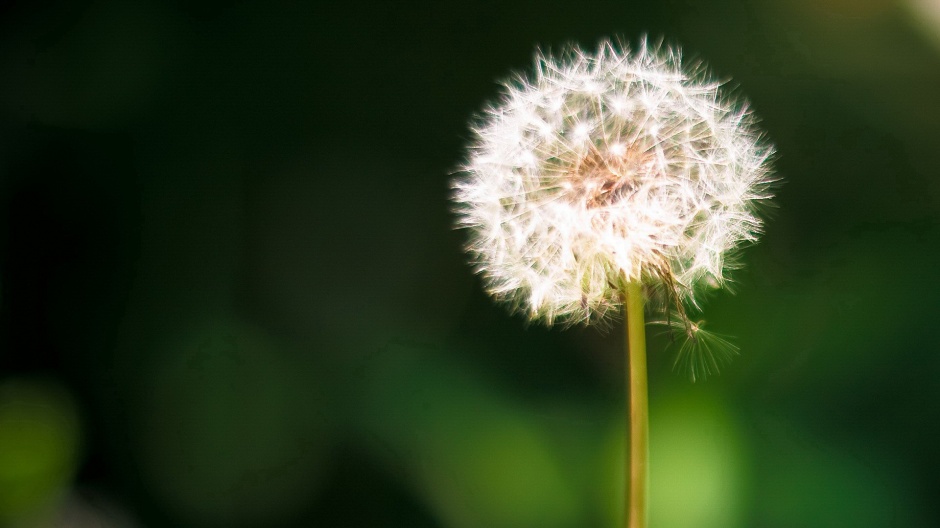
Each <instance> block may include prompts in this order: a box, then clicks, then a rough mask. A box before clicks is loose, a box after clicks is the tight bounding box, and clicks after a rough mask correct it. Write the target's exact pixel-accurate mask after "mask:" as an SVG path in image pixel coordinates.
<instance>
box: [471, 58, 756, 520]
mask: <svg viewBox="0 0 940 528" xmlns="http://www.w3.org/2000/svg"><path fill="white" fill-rule="evenodd" d="M755 121H756V120H755V118H754V116H753V114H752V113H751V112H750V110H749V108H748V105H747V103H746V102H745V101H743V100H742V99H740V98H735V97H733V96H730V95H729V94H727V93H723V91H722V83H721V82H719V81H717V80H715V79H714V78H713V77H712V76H711V75H710V74H709V73H708V72H707V71H706V70H705V68H704V67H703V66H702V65H701V64H698V63H695V64H685V65H684V64H683V63H682V60H681V54H680V52H679V50H678V49H676V48H671V47H668V46H664V45H656V44H651V43H650V42H648V41H647V40H645V39H643V40H641V41H640V42H639V46H638V47H637V48H635V49H633V50H631V49H629V48H628V47H627V46H625V45H622V44H620V43H614V42H610V41H604V42H602V43H601V44H600V46H599V47H598V49H597V51H596V52H595V53H589V52H586V51H584V50H582V49H579V48H577V47H568V48H566V49H564V50H563V51H562V53H560V54H557V55H552V54H546V53H538V54H537V55H536V58H535V69H534V71H533V72H531V73H529V74H523V75H515V76H513V77H511V78H510V79H509V80H508V81H506V82H505V83H504V84H503V91H502V95H501V97H500V98H499V100H498V101H497V102H496V103H495V104H493V105H491V106H489V107H487V108H486V110H485V112H484V113H483V114H482V115H481V116H480V117H479V119H478V120H477V122H476V123H475V125H474V126H473V132H474V140H473V142H472V144H471V145H470V149H469V155H468V158H467V161H466V163H465V164H464V166H463V167H462V170H461V174H460V176H458V177H457V178H456V179H455V181H454V184H453V189H454V193H453V200H454V202H455V204H456V205H455V210H456V213H457V217H458V226H459V227H461V228H465V229H466V230H467V231H468V232H469V242H468V244H467V251H468V253H469V254H470V256H471V260H472V262H473V265H474V267H475V269H476V271H477V272H478V273H479V274H480V275H481V276H482V278H483V282H484V285H485V288H486V290H487V291H488V292H489V293H490V294H491V295H492V296H493V297H494V298H496V299H497V300H499V301H503V302H505V303H507V304H508V305H509V307H510V309H511V310H513V311H516V312H522V313H524V314H525V315H526V316H527V317H528V318H529V319H531V320H535V321H542V322H544V323H545V324H547V325H549V326H551V325H553V324H562V325H572V324H581V323H583V324H588V323H601V324H604V323H607V322H609V321H610V320H611V319H612V318H613V317H615V315H616V314H617V313H619V311H620V309H621V307H623V308H624V311H625V312H626V316H625V322H626V329H627V341H628V345H627V356H628V361H627V364H628V399H629V401H630V411H629V412H630V415H629V424H630V434H629V438H630V442H629V443H630V448H629V456H628V468H627V479H628V483H629V486H628V488H629V489H628V492H627V496H626V504H627V506H628V507H627V508H626V514H627V517H628V518H627V524H628V526H631V527H641V526H645V525H646V512H645V510H646V506H645V504H646V484H645V482H646V474H647V473H646V460H647V454H646V451H647V442H648V440H647V437H648V432H647V428H648V426H647V403H646V398H647V396H646V343H645V329H644V326H645V320H644V315H643V311H644V304H645V302H646V301H647V300H649V301H651V302H652V303H654V304H655V305H656V306H658V308H659V310H661V311H662V313H664V314H665V315H666V316H665V318H664V322H665V323H666V324H667V326H668V327H672V328H678V329H679V330H680V332H681V333H683V334H685V337H686V338H687V340H688V341H687V342H686V343H685V344H684V345H683V346H682V348H681V349H680V352H679V357H678V359H677V363H684V364H687V365H689V368H690V370H691V374H692V377H693V380H694V379H695V377H696V376H698V377H701V376H704V375H706V374H709V373H713V372H715V371H716V369H717V360H720V359H721V358H722V356H725V355H730V354H733V353H735V352H736V348H734V346H733V345H731V344H730V343H728V342H727V341H726V340H724V339H723V338H721V337H719V336H717V335H715V334H711V333H705V332H704V331H703V330H701V327H700V325H699V324H696V323H693V322H692V320H691V319H690V317H689V315H688V313H689V311H698V310H699V309H700V305H701V304H700V303H701V297H702V295H703V294H704V293H705V292H706V291H708V290H711V289H715V288H720V287H722V286H725V285H726V283H727V281H728V277H727V272H728V270H729V269H731V268H733V267H734V266H733V264H734V258H733V257H734V253H735V252H736V250H738V249H739V248H741V247H742V246H745V245H747V244H749V243H752V242H754V241H756V239H757V236H758V234H759V233H760V231H761V226H762V221H761V219H760V217H759V216H758V214H757V212H758V211H757V210H758V207H759V205H760V204H761V203H763V202H765V201H766V200H768V199H770V198H771V192H770V184H771V182H772V178H771V171H770V167H769V163H768V161H769V159H770V158H771V157H772V156H773V154H774V150H773V147H772V146H771V145H770V144H769V143H767V142H766V141H765V140H764V139H763V136H762V135H761V133H760V132H759V130H758V129H757V128H756V126H755Z"/></svg>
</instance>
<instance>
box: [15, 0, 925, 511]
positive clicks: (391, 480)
mask: <svg viewBox="0 0 940 528" xmlns="http://www.w3.org/2000/svg"><path fill="white" fill-rule="evenodd" d="M927 4H929V2H917V1H915V0H909V1H908V0H905V1H901V0H897V1H894V0H867V1H865V2H846V1H841V0H825V1H823V2H817V1H809V0H787V1H784V2H771V1H763V0H752V1H743V0H742V1H732V0H721V1H717V2H707V3H698V2H696V3H693V2H681V1H676V0H672V1H666V2H648V3H631V2H599V1H598V2H590V1H589V2H580V3H575V2H561V1H543V2H538V3H536V2H455V1H441V2H427V3H421V4H417V3H414V4H408V5H397V4H384V3H371V2H343V3H336V4H333V5H324V4H323V3H319V2H316V3H302V2H257V3H254V2H215V3H206V2H158V1H156V0H151V1H148V2H135V3H132V4H126V3H122V2H116V1H111V0H107V1H102V2H66V1H58V2H56V1H52V2H44V3H39V4H30V5H28V6H12V7H6V6H5V7H2V8H0V79H3V81H2V82H0V215H2V216H0V383H4V384H5V385H2V386H0V396H2V397H3V398H6V399H2V398H0V427H3V428H4V430H0V440H2V441H0V459H3V457H4V456H16V457H17V460H20V461H22V463H23V464H24V466H23V467H26V466H27V465H28V466H29V467H28V468H27V469H30V468H31V470H35V471H37V472H38V473H35V474H40V473H42V470H43V468H53V470H54V471H53V470H50V471H49V472H48V474H46V473H42V475H45V476H41V478H40V480H41V481H42V482H41V485H38V487H36V486H37V485H35V482H37V481H36V480H35V479H34V480H33V481H29V479H27V478H25V477H24V478H23V479H21V481H22V482H21V484H19V485H20V486H21V488H20V489H21V490H24V489H26V488H25V486H33V487H32V488H30V489H33V490H40V491H42V493H41V494H44V495H43V497H37V496H34V495H30V496H29V497H27V496H26V495H21V497H26V498H20V499H16V500H15V501H14V500H13V499H10V497H15V496H16V495H15V494H13V493H4V492H3V491H2V490H0V498H2V499H3V501H4V502H3V504H2V505H0V507H2V508H3V511H0V519H4V521H3V522H6V521H5V520H7V519H12V518H14V516H16V517H17V518H18V519H20V521H22V522H26V520H27V519H35V518H38V517H36V516H37V515H38V514H37V509H44V511H43V512H41V513H43V514H44V515H46V516H49V515H58V513H57V512H58V511H60V509H61V508H64V507H65V506H62V504H71V503H69V502H68V501H66V502H62V499H61V497H65V496H78V497H86V496H89V495H90V496H94V497H107V498H108V500H109V501H111V503H113V504H117V505H118V507H117V509H120V510H122V511H123V512H124V515H126V516H128V517H132V518H135V519H136V520H137V521H138V522H139V523H140V524H141V525H144V526H184V527H186V526H192V527H196V526H200V527H201V526H258V527H261V526H265V527H267V526H285V527H288V526H409V527H417V526H428V527H431V526H442V527H443V526H454V527H477V526H491V527H499V526H506V527H510V526H540V527H549V526H558V527H563V526H616V525H617V519H618V518H619V515H620V510H619V509H620V508H621V506H620V504H619V498H620V492H619V489H620V488H621V487H622V485H623V483H622V477H621V476H620V473H619V472H620V469H619V468H620V464H621V462H622V458H621V457H622V454H621V448H620V446H621V445H622V441H623V438H622V433H623V423H622V417H621V408H622V405H623V402H622V398H623V396H622V385H621V383H622V374H621V370H622V359H621V357H620V348H621V345H620V343H621V339H622V336H621V335H620V333H619V332H618V331H616V330H614V331H610V332H608V333H606V334H605V333H603V332H599V331H596V330H594V329H570V330H560V329H553V330H546V329H544V328H541V327H539V326H537V325H526V324H525V323H524V321H522V320H521V319H520V318H518V317H512V316H508V315H507V314H506V312H505V310H503V309H502V308H501V307H498V306H495V305H493V303H492V302H491V301H490V300H489V299H487V298H486V297H485V296H484V294H483V293H482V291H481V289H480V286H479V283H478V281H477V280H476V279H475V278H474V277H473V276H472V273H471V270H470V269H469V267H468V266H466V265H465V263H464V258H463V256H462V255H461V252H460V246H461V244H462V241H463V237H462V235H461V234H460V233H457V232H454V231H453V230H452V229H451V225H452V218H451V216H450V214H449V213H448V204H447V193H448V179H449V175H450V174H451V173H452V172H453V170H454V169H455V167H457V166H458V165H459V163H460V161H461V159H462V156H463V153H462V149H463V147H464V144H465V143H466V140H467V138H468V136H469V133H468V130H467V121H468V119H469V118H470V117H471V115H472V114H473V113H474V112H476V111H478V110H479V109H480V108H481V106H482V105H483V104H484V102H485V101H487V100H489V99H492V98H493V97H495V95H496V93H497V88H496V84H495V83H494V81H495V80H498V79H501V78H503V77H505V76H506V75H507V74H508V72H510V71H511V70H513V69H517V70H518V69H524V68H526V67H527V66H528V64H529V63H530V61H531V56H532V52H533V48H534V46H536V45H542V46H557V45H560V44H562V43H565V42H571V41H574V42H579V43H581V44H583V45H586V46H590V45H593V43H595V42H597V41H598V39H600V38H602V37H606V36H611V35H622V36H624V37H626V38H627V39H634V40H635V39H636V38H638V37H639V36H640V35H642V34H649V35H652V36H658V35H664V36H666V38H667V39H668V40H669V41H671V42H674V43H678V44H681V45H682V46H683V48H684V49H685V51H686V53H687V54H688V55H689V56H690V58H693V59H695V58H700V59H703V60H705V61H706V62H707V63H708V64H709V65H710V66H711V67H712V68H713V70H714V71H715V72H716V73H717V74H718V75H719V76H720V77H722V78H733V84H734V85H736V86H739V87H740V91H741V93H742V94H746V95H747V97H748V98H749V99H750V101H751V102H752V105H753V107H754V108H755V110H756V111H757V113H758V114H759V115H760V116H761V117H762V119H763V121H762V127H763V128H764V129H765V130H766V131H767V134H768V137H769V138H770V139H771V140H772V141H773V142H774V143H775V144H776V146H777V149H778V151H779V153H780V156H779V159H778V160H777V163H776V167H777V170H778V173H779V175H780V176H781V178H782V180H783V181H784V182H785V183H784V184H783V185H782V186H781V187H780V190H779V196H778V198H777V200H776V206H777V207H776V208H775V209H774V210H772V211H770V219H769V221H768V222H767V230H766V233H765V235H764V236H763V239H762V241H761V243H760V245H758V246H756V247H754V248H750V249H749V250H748V251H747V252H746V253H745V254H744V256H743V263H744V268H743V269H742V270H740V272H739V273H737V274H736V275H735V278H736V284H735V290H736V292H737V294H736V295H730V294H728V293H724V292H723V293H718V294H716V295H715V296H714V297H713V298H712V299H711V300H710V302H709V303H708V305H707V306H706V311H705V313H704V315H703V317H704V318H705V319H707V321H708V325H709V328H710V329H714V330H715V331H717V332H720V333H722V334H726V335H730V336H733V338H734V340H735V342H736V343H738V345H739V346H740V347H741V350H742V353H741V356H740V357H738V358H737V359H736V360H735V361H734V362H733V363H731V364H730V365H729V366H728V367H727V368H726V369H725V370H724V371H723V372H722V374H721V376H719V377H717V378H713V379H709V380H708V381H706V382H705V383H697V384H695V385H691V384H690V383H689V382H688V381H687V380H686V379H685V377H684V376H682V375H680V374H676V373H673V372H671V365H672V355H671V354H673V353H674V352H675V351H674V350H673V349H672V348H670V347H671V344H670V343H669V340H668V339H667V338H665V337H662V336H658V335H657V334H656V332H655V331H651V334H650V335H651V338H650V355H651V357H650V370H651V380H650V386H651V411H652V416H653V417H652V433H651V434H652V438H651V441H652V456H653V467H652V472H653V477H652V479H653V480H652V486H653V487H652V494H653V499H652V500H653V502H652V505H651V507H652V510H651V512H652V523H653V525H655V526H658V527H660V528H668V527H673V526H674V527H684V526H696V527H704V526H715V527H724V528H734V527H752V526H761V527H769V528H775V527H781V528H789V527H792V526H806V527H820V528H822V527H837V526H839V527H841V526H859V527H865V526H872V527H874V526H894V525H897V526H911V527H917V526H924V527H926V526H936V525H938V524H940V507H938V505H937V503H936V501H935V500H934V498H935V497H936V496H937V495H938V493H940V476H938V475H940V450H938V449H937V448H936V437H937V435H938V433H940V426H938V425H937V424H938V423H940V384H938V382H937V381H936V380H937V379H940V354H938V352H940V350H938V346H937V345H936V342H937V339H936V337H935V336H934V335H933V334H934V326H935V325H934V322H935V319H936V318H937V316H938V315H940V309H938V308H937V306H938V303H937V302H936V300H935V299H936V298H937V295H938V294H940V281H938V279H937V272H936V271H935V270H936V268H937V264H936V262H937V260H938V256H940V250H938V248H940V245H938V244H940V227H938V224H937V220H938V218H940V216H938V213H940V178H938V176H940V158H938V157H937V156H936V155H934V151H935V150H936V144H937V142H938V141H940V96H938V95H937V94H940V38H938V35H940V25H938V24H936V23H934V22H931V20H932V19H931V18H930V14H929V13H928V12H925V11H918V10H917V9H918V6H925V5H927ZM37 379H42V380H47V381H44V382H43V384H40V385H35V383H37V382H36V381H35V380H37ZM24 383H25V384H26V385H23V384H24ZM30 384H33V385H30ZM24 386H26V387H34V386H39V387H41V389H35V390H33V389H30V390H29V391H22V390H18V389H17V390H13V389H3V387H14V388H16V387H24ZM3 390H5V391H6V392H2V391H3ZM37 391H38V392H37ZM50 395H53V396H50ZM37 398H38V399H40V400H42V402H45V403H42V406H43V407H42V408H43V409H45V410H44V411H43V412H42V413H39V412H37V414H35V417H36V420H37V422H36V423H33V424H32V425H29V426H28V427H27V426H26V425H23V423H24V422H23V421H22V419H21V418H22V412H21V411H22V409H25V408H29V406H30V405H34V403H30V402H33V400H35V399H37ZM43 398H45V399H43ZM50 398H51V399H50ZM76 409H77V410H76ZM17 413H19V414H17ZM78 422H80V424H79V423H78ZM11 424H12V425H11ZM17 424H19V425H17ZM37 424H38V425H37ZM42 424H46V425H42ZM50 427H51V428H52V429H50ZM56 427H58V428H60V429H61V430H62V431H64V432H62V433H61V434H60V433H56V434H55V435H52V436H50V434H51V433H49V431H54V430H58V429H55V428H56ZM43 428H45V429H43ZM39 430H42V431H45V433H42V434H45V435H46V436H44V437H43V438H45V440H41V441H36V442H32V441H29V442H27V440H24V439H28V438H38V437H36V436H35V435H36V434H37V433H36V431H39ZM79 432H80V434H79ZM30 435H33V436H30ZM53 436H54V438H53ZM56 442H58V444H57V443H56ZM24 443H32V444H33V446H32V447H33V449H32V450H31V451H29V453H30V454H29V456H30V457H33V458H23V457H20V456H19V455H15V453H14V450H20V451H22V450H23V449H24V448H23V447H22V446H23V445H24ZM50 446H52V447H50ZM56 446H58V447H56ZM24 452H25V451H24ZM11 453H13V454H11ZM30 460H32V462H30ZM9 474H10V473H9V471H8V472H7V473H4V474H3V476H4V478H8V477H9ZM24 474H25V473H24ZM37 478H39V477H37ZM4 482H6V481H4ZM43 490H44V491H43ZM37 493H38V492H37ZM44 501H45V502H44ZM14 502H15V504H14ZM43 518H46V517H43ZM115 518H118V517H112V519H111V521H110V525H112V526H120V525H122V524H120V523H119V522H117V521H115V520H114V519H115Z"/></svg>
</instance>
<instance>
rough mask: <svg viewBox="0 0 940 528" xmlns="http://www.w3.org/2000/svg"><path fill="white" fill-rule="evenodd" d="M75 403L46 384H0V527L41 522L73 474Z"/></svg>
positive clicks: (76, 432) (76, 452)
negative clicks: (30, 521) (35, 520)
mask: <svg viewBox="0 0 940 528" xmlns="http://www.w3.org/2000/svg"><path fill="white" fill-rule="evenodd" d="M80 434H81V433H80V426H79V418H78V415H77V410H76V409H75V403H74V402H73V401H72V399H71V398H70V397H69V395H68V393H67V392H66V391H64V390H63V389H62V388H61V387H59V386H57V385H56V384H54V383H51V382H39V381H26V380H7V381H5V382H3V383H0V526H7V525H14V524H17V523H25V522H27V521H28V520H30V519H35V518H42V516H43V515H45V514H46V513H47V512H48V511H49V510H50V509H52V508H54V506H55V504H54V503H55V501H56V500H57V499H58V497H59V495H60V494H61V492H62V490H63V489H64V488H66V487H67V486H68V484H69V482H70V481H71V479H72V477H73V476H74V474H75V470H76V466H77V464H78V459H79V453H80Z"/></svg>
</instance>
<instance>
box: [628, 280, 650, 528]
mask: <svg viewBox="0 0 940 528" xmlns="http://www.w3.org/2000/svg"><path fill="white" fill-rule="evenodd" d="M624 307H625V310H626V316H625V317H624V327H625V330H626V332H627V336H626V342H627V348H626V355H627V364H626V384H627V406H628V412H629V415H628V416H627V418H628V421H627V439H628V440H627V450H626V461H625V464H624V466H625V467H624V469H625V475H626V489H625V497H624V498H625V502H624V516H623V517H624V526H625V527H626V528H646V527H647V515H646V514H647V506H648V504H649V491H648V490H649V401H648V396H647V382H646V321H645V320H644V319H643V288H642V286H641V285H640V284H639V283H638V282H630V283H627V285H626V287H625V291H624Z"/></svg>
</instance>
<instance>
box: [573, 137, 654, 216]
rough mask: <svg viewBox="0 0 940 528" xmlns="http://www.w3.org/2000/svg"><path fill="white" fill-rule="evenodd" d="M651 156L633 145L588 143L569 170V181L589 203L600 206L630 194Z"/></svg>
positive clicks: (592, 205) (610, 203) (594, 206)
mask: <svg viewBox="0 0 940 528" xmlns="http://www.w3.org/2000/svg"><path fill="white" fill-rule="evenodd" d="M651 161H652V159H651V156H650V155H649V153H647V152H645V151H644V150H643V149H641V148H639V147H638V146H636V145H628V146H612V147H608V146H603V147H601V148H598V147H596V146H594V145H591V146H590V147H589V150H588V152H587V153H586V154H585V155H584V156H582V157H581V158H580V159H579V160H578V162H577V164H575V166H573V167H572V168H571V169H570V170H569V171H568V178H569V181H570V182H571V183H572V184H573V185H574V187H575V188H576V189H578V190H580V192H579V193H578V195H579V197H580V199H582V200H584V202H585V203H586V204H587V206H588V207H591V208H601V207H607V206H609V205H613V204H616V203H617V202H620V201H621V200H623V199H625V198H627V197H629V196H630V195H631V194H632V193H633V191H634V190H635V188H636V185H637V179H638V178H639V177H640V176H642V172H643V171H648V170H649V167H650V163H651Z"/></svg>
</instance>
